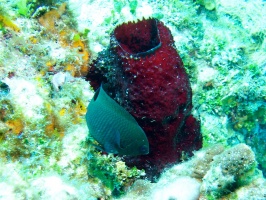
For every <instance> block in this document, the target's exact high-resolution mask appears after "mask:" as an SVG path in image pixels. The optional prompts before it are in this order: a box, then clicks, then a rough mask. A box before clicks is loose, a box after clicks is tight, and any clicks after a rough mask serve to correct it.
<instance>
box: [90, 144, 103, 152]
mask: <svg viewBox="0 0 266 200" xmlns="http://www.w3.org/2000/svg"><path fill="white" fill-rule="evenodd" d="M92 146H94V147H95V148H96V149H98V150H100V151H104V148H103V147H101V146H100V145H97V144H92Z"/></svg>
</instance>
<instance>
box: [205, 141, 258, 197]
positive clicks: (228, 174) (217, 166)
mask: <svg viewBox="0 0 266 200" xmlns="http://www.w3.org/2000/svg"><path fill="white" fill-rule="evenodd" d="M256 166H257V163H256V160H255V154H254V152H253V151H252V150H251V149H250V147H248V146H247V145H245V144H238V145H236V146H234V147H232V148H230V149H228V150H225V151H224V152H222V153H221V154H219V155H218V156H216V157H215V158H214V160H213V162H212V163H211V167H210V169H209V170H208V171H207V173H206V174H205V176H204V177H203V179H202V181H203V183H202V186H201V191H202V192H203V193H204V194H205V195H206V196H210V197H216V198H218V197H221V196H222V195H225V194H228V193H230V192H231V191H234V190H235V189H236V188H238V187H241V186H242V185H246V184H248V183H250V182H251V181H252V179H253V177H254V173H255V168H256Z"/></svg>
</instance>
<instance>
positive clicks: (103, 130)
mask: <svg viewBox="0 0 266 200" xmlns="http://www.w3.org/2000/svg"><path fill="white" fill-rule="evenodd" d="M86 121H87V125H88V128H89V132H90V135H91V136H92V137H93V138H94V139H95V140H96V141H97V142H98V143H99V144H100V146H101V148H102V150H103V151H106V152H108V153H114V154H120V155H130V156H137V155H145V154H148V153H149V142H148V139H147V137H146V134H145V133H144V131H143V130H142V128H141V127H140V126H139V125H138V123H137V121H136V120H135V118H134V117H133V116H132V115H130V113H129V112H127V111H126V110H125V109H124V108H123V107H121V106H120V105H119V104H118V103H117V102H116V101H114V100H113V99H112V98H111V97H109V96H108V95H107V94H106V92H105V91H104V89H103V88H102V86H101V87H100V88H99V89H98V90H97V91H96V92H95V94H94V97H93V98H92V100H91V102H90V103H89V105H88V108H87V113H86Z"/></svg>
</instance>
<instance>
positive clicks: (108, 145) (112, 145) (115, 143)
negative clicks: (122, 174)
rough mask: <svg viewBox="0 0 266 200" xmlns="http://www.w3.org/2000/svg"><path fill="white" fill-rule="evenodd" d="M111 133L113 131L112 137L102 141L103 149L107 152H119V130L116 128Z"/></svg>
mask: <svg viewBox="0 0 266 200" xmlns="http://www.w3.org/2000/svg"><path fill="white" fill-rule="evenodd" d="M112 133H114V136H113V139H112V140H108V141H106V142H105V143H104V149H105V151H107V152H109V153H114V154H117V153H119V149H121V147H120V146H121V145H120V142H121V141H120V132H119V131H118V130H114V131H112Z"/></svg>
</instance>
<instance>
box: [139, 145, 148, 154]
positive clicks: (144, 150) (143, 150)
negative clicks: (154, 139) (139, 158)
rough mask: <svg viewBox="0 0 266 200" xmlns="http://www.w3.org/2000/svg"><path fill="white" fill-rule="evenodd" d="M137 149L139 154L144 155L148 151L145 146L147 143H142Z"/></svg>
mask: <svg viewBox="0 0 266 200" xmlns="http://www.w3.org/2000/svg"><path fill="white" fill-rule="evenodd" d="M139 151H140V153H141V155H146V154H148V153H149V148H148V147H147V145H142V146H141V147H140V148H139Z"/></svg>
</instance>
